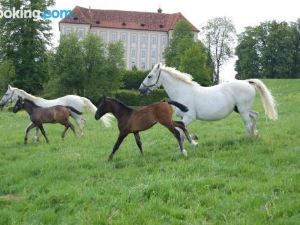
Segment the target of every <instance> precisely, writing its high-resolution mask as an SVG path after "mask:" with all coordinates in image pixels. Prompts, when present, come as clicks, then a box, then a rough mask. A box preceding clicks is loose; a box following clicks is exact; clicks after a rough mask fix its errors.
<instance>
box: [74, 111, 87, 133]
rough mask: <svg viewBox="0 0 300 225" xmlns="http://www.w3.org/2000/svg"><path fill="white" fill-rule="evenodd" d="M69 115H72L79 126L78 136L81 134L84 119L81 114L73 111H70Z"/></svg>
mask: <svg viewBox="0 0 300 225" xmlns="http://www.w3.org/2000/svg"><path fill="white" fill-rule="evenodd" d="M71 116H72V117H73V119H74V120H75V122H76V124H77V125H78V127H79V133H80V134H79V136H82V135H83V128H84V125H85V119H84V118H83V117H82V116H81V115H77V114H75V113H71Z"/></svg>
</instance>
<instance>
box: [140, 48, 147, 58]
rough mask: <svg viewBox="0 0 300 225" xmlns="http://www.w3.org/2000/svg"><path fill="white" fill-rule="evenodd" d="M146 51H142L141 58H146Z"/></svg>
mask: <svg viewBox="0 0 300 225" xmlns="http://www.w3.org/2000/svg"><path fill="white" fill-rule="evenodd" d="M146 52H147V51H146V49H145V48H142V50H141V57H142V58H146Z"/></svg>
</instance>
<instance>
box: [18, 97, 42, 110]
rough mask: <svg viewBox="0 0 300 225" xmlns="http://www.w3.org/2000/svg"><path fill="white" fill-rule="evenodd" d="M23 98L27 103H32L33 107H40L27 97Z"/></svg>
mask: <svg viewBox="0 0 300 225" xmlns="http://www.w3.org/2000/svg"><path fill="white" fill-rule="evenodd" d="M23 100H24V101H27V102H28V103H29V104H31V105H33V106H34V107H35V108H42V107H41V106H38V105H36V104H35V103H34V102H33V101H31V100H29V99H27V98H24V99H23Z"/></svg>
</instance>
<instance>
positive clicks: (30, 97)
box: [15, 88, 38, 102]
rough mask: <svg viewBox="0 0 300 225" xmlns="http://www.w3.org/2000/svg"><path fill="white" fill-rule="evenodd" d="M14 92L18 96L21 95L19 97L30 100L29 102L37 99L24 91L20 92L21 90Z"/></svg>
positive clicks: (17, 89)
mask: <svg viewBox="0 0 300 225" xmlns="http://www.w3.org/2000/svg"><path fill="white" fill-rule="evenodd" d="M15 91H17V92H19V93H20V95H22V96H21V97H22V98H24V99H27V100H30V101H31V102H34V101H35V100H37V99H38V97H35V96H33V95H31V94H29V93H27V92H26V91H24V90H22V89H19V88H16V89H15Z"/></svg>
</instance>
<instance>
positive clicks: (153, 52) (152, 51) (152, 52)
mask: <svg viewBox="0 0 300 225" xmlns="http://www.w3.org/2000/svg"><path fill="white" fill-rule="evenodd" d="M156 55H157V54H156V49H152V50H151V58H156Z"/></svg>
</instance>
